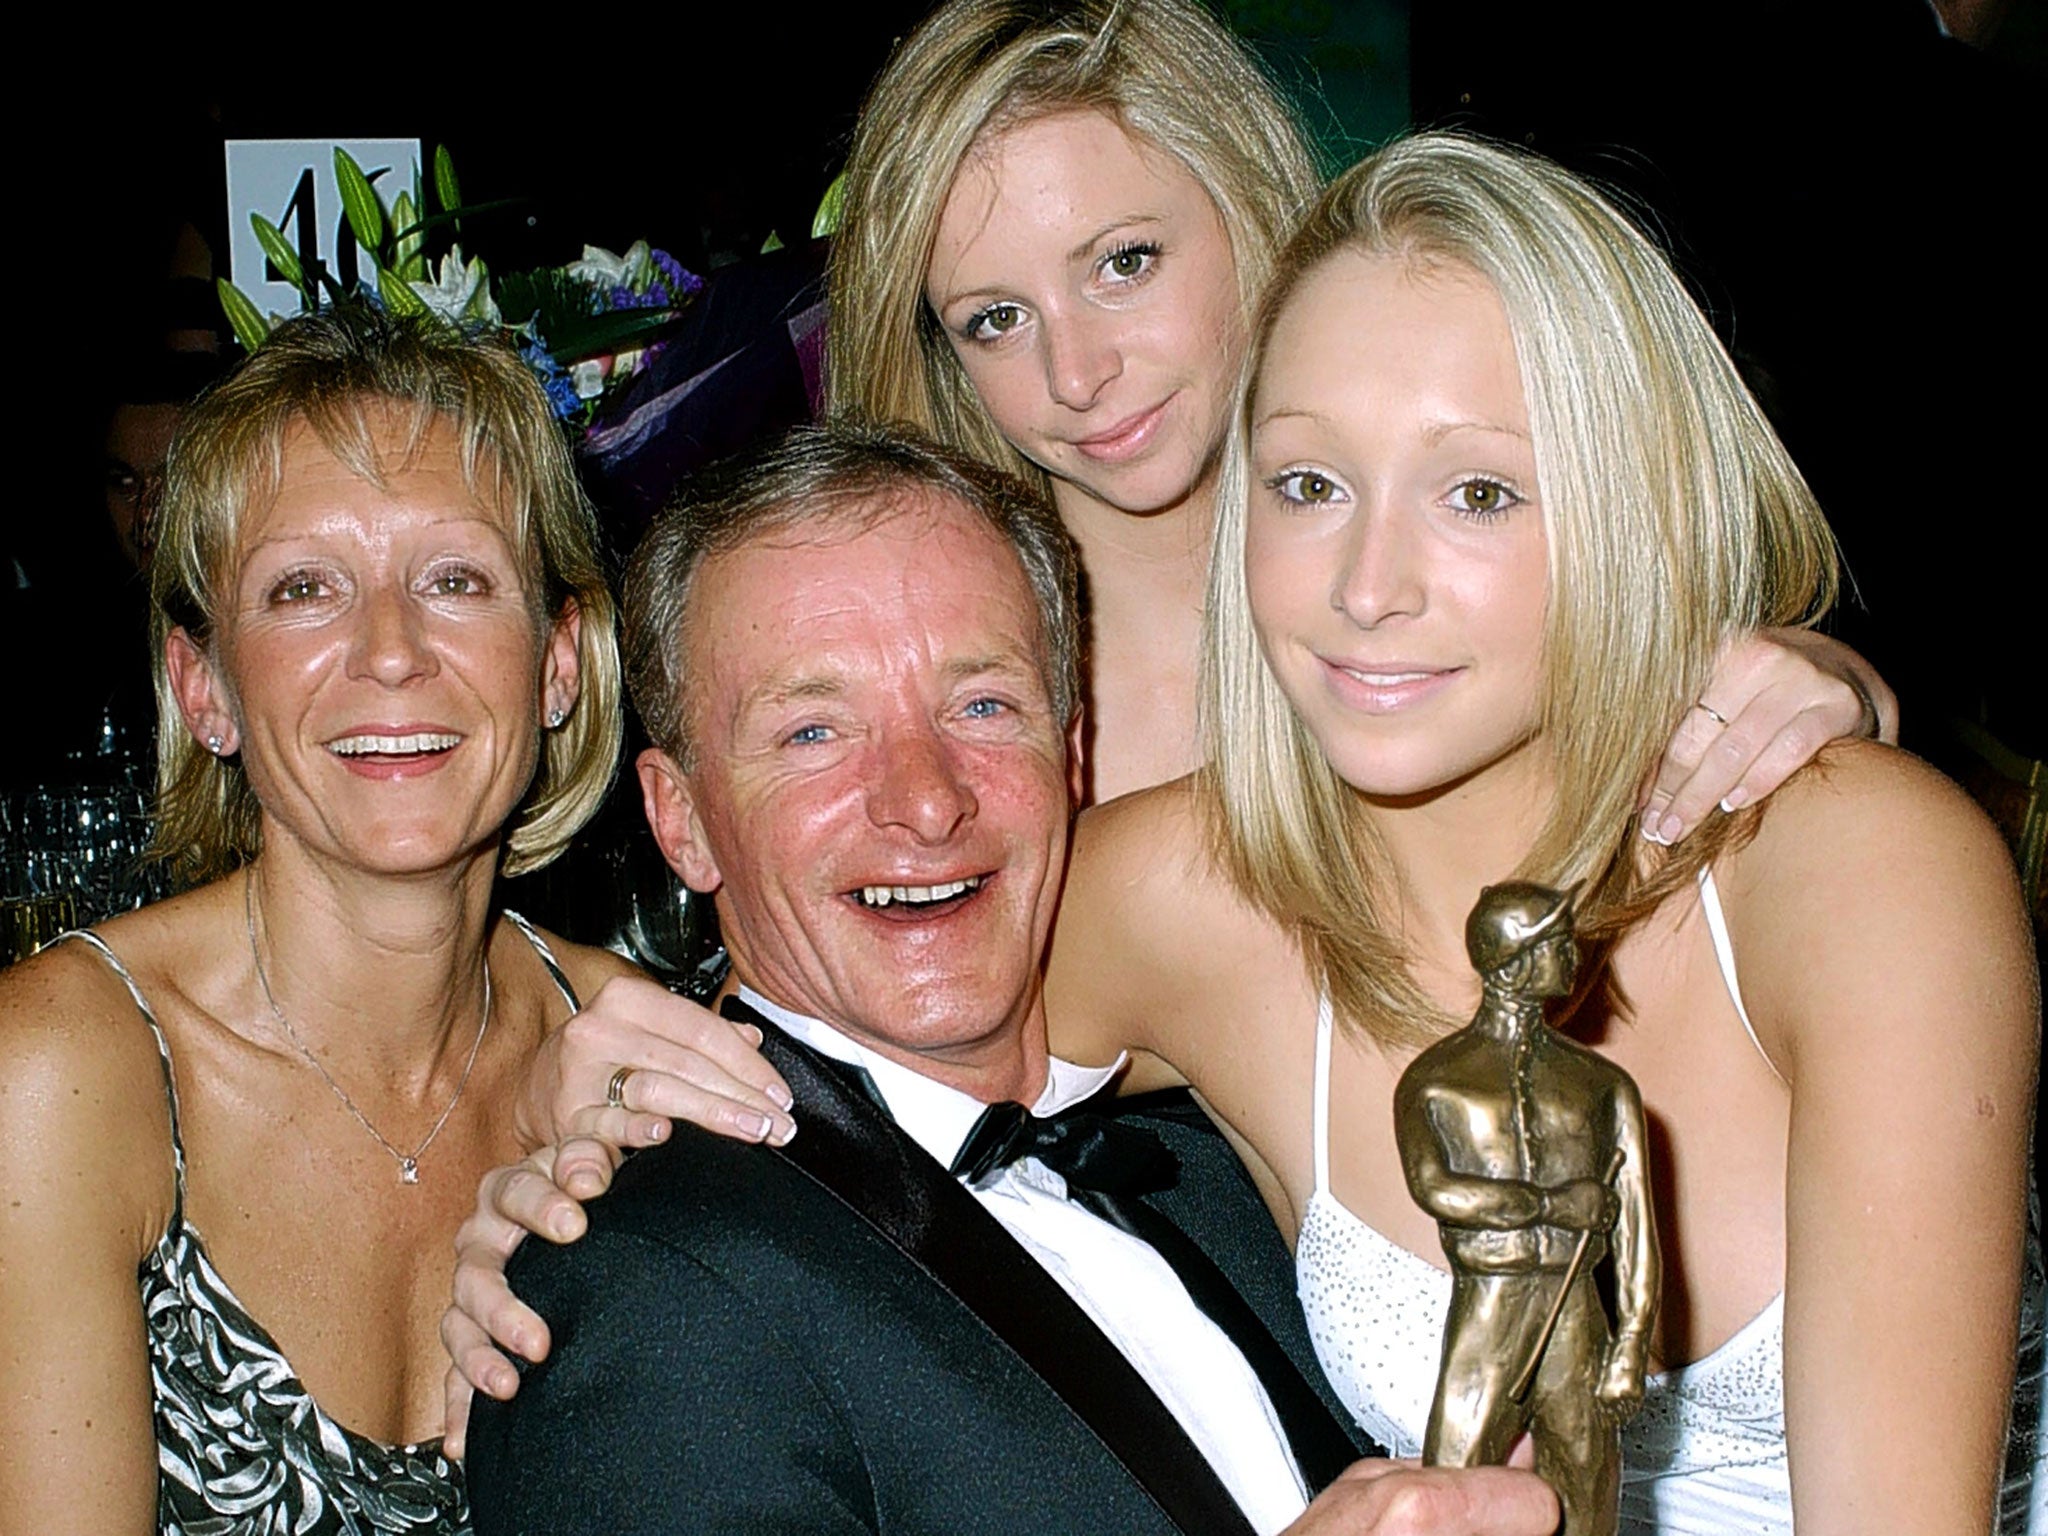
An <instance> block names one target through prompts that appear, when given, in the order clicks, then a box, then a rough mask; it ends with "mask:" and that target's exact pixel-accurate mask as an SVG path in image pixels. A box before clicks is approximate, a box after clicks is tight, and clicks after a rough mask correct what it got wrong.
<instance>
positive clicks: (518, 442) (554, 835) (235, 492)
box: [150, 304, 622, 882]
mask: <svg viewBox="0 0 2048 1536" xmlns="http://www.w3.org/2000/svg"><path fill="white" fill-rule="evenodd" d="M384 411H389V412H390V413H391V415H390V416H389V417H388V418H386V417H383V416H381V414H380V420H394V421H396V422H397V424H398V425H399V427H400V428H401V430H402V432H403V435H404V443H405V448H404V453H405V458H404V459H403V460H401V462H409V461H410V459H411V457H412V456H413V455H414V454H416V453H417V452H418V451H419V449H420V447H421V445H422V444H423V443H424V442H425V440H426V437H427V435H428V433H429V432H430V431H432V430H433V429H434V428H435V427H436V426H437V425H438V426H443V427H446V428H452V429H453V430H454V432H455V433H456V435H457V437H458V439H459V446H460V451H461V456H462V468H463V475H464V478H465V479H466V480H467V481H468V483H469V485H470V488H471V489H472V490H473V491H474V492H475V493H476V495H477V497H478V499H479V500H481V501H484V502H486V503H488V504H490V505H494V506H497V507H501V508H509V509H510V510H511V512H512V514H513V516H512V523H513V534H514V540H515V545H516V547H517V548H518V550H519V551H520V554H521V566H522V578H523V580H524V583H525V586H526V590H527V593H528V596H529V600H530V603H531V606H532V609H533V622H534V627H535V630H536V632H537V633H539V632H544V631H545V629H546V628H547V626H548V625H549V624H550V623H552V622H553V620H554V619H555V618H556V617H557V616H558V615H559V614H560V613H561V612H562V611H563V607H564V605H565V604H566V603H568V602H570V601H572V600H573V601H574V602H575V603H576V604H577V606H578V607H579V609H580V610H581V612H582V620H583V622H582V638H581V640H580V642H579V662H580V671H581V687H580V693H579V697H578V699H577V702H576V706H575V708H574V709H573V710H571V711H570V713H569V717H568V719H567V720H566V721H565V722H564V723H563V724H562V726H561V727H560V728H558V729H555V730H551V731H549V732H548V734H547V738H546V745H545V750H544V752H543V754H542V764H541V769H540V772H539V774H538V775H537V776H536V780H535V783H534V785H533V786H532V787H531V788H530V789H529V791H528V793H527V796H526V799H525V801H524V803H523V804H522V805H521V807H520V810H519V812H518V814H517V815H516V816H515V817H514V819H513V823H512V827H511V831H510V833H509V835H508V836H507V837H506V839H505V858H504V872H505V873H506V874H508V875H516V874H522V873H524V872H526V871H527V870H531V869H536V868H538V867H540V866H541V865H543V864H545V863H547V862H548V861H549V860H550V859H552V858H554V857H555V856H556V855H557V854H558V853H560V852H561V851H562V850H563V849H564V848H565V847H567V846H568V843H569V840H570V838H571V837H573V836H574V835H575V833H576V831H577V829H578V828H580V827H581V826H582V825H583V823H584V822H585V821H587V820H589V818H590V816H591V814H592V813H593V812H594V811H595V810H596V809H597V807H598V805H599V803H600V802H601V801H602V800H603V799H604V794H605V790H606V787H607V786H608V785H609V784H610V783H611V778H612V771H613V769H614V767H615V766H616V765H617V762H618V756H619V744H620V739H621V734H622V726H621V718H622V717H621V690H620V683H619V652H618V638H617V634H616V629H617V617H616V610H615V607H614V605H613V602H612V598H611V593H610V590H609V589H608V587H607V586H606V584H605V576H604V568H603V566H602V564H601V562H600V560H599V558H598V554H597V524H596V519H595V517H594V515H593V514H592V511H591V508H590V503H589V502H588V501H587V500H586V499H585V497H584V495H583V492H582V489H581V487H580V486H579V485H578V484H577V481H576V472H575V468H574V466H573V464H572V463H571V460H570V456H569V448H568V444H567V443H566V442H565V441H564V439H563V436H562V432H561V429H560V427H559V426H557V424H556V422H555V419H554V416H553V414H552V412H551V411H550V410H549V408H548V402H547V396H546V395H545V394H544V393H543V392H542V391H541V387H540V385H539V384H538V382H536V381H535V379H534V377H533V375H532V374H531V373H530V372H528V370H527V368H526V365H525V364H523V363H522V362H520V360H519V357H518V354H517V353H515V352H514V351H513V350H512V349H511V348H510V347H509V346H507V345H505V344H504V343H502V342H499V341H497V340H495V339H488V338H479V337H472V336H468V335H465V334H463V333H462V332H460V331H457V330H456V329H455V328H454V327H452V326H449V325H447V324H446V323H444V322H442V321H439V320H436V319H433V318H431V317H422V318H420V319H403V318H398V317H394V316H391V315H388V314H385V313H383V312H381V311H378V310H374V309H371V308H369V307H368V306H367V305H356V304H350V305H345V306H340V307H337V308H336V309H334V310H331V311H329V312H327V313H325V314H318V315H302V316H300V317H298V318H297V319H293V320H288V321H286V322H284V323H283V324H282V325H280V326H278V327H277V329H276V330H274V331H273V332H272V333H271V336H270V339H269V340H268V341H266V342H265V343H264V344H263V345H262V346H261V347H260V348H258V349H257V350H256V352H255V353H254V354H252V355H251V356H250V357H249V358H248V360H247V361H246V362H244V363H243V364H242V365H241V367H239V368H238V369H236V370H235V372H234V373H232V374H230V375H229V376H228V377H227V378H226V379H224V380H223V381H222V382H221V383H220V384H219V385H217V386H216V387H215V388H214V389H213V390H211V391H210V392H209V393H208V394H207V395H206V396H205V397H204V398H202V399H201V400H200V401H199V403H198V404H197V405H195V406H194V407H193V408H192V411H191V413H190V415H189V416H188V417H187V418H186V420H185V423H184V425H183V426H182V427H181V428H180V430H179V432H178V436H177V439H176V441H175V442H174V444H173V445H172V448H171V454H170V459H169V461H168V463H167V464H166V466H165V473H164V498H163V507H162V512H161V522H160V527H159V536H158V546H157V554H156V558H155V561H154V562H153V564H152V567H151V572H150V597H151V601H152V615H151V640H152V644H153V647H154V651H155V657H156V696H157V818H158V826H157V843H156V849H155V852H156V855H157V857H159V858H162V859H165V860H167V861H169V862H171V863H173V864H174V865H175V866H176V867H177V869H178V871H179V873H180V874H181V875H182V876H183V877H184V878H186V879H187V880H190V881H194V882H197V881H200V880H207V879H212V878H215V877H217V876H219V875H222V874H225V873H227V872H228V871H229V870H231V869H234V868H235V867H237V866H238V865H240V864H243V863H246V862H247V861H248V860H250V859H253V858H254V857H255V856H256V854H257V853H258V852H259V851H260V849H261V843H262V833H261V819H260V816H259V808H258V806H257V803H256V797H255V794H254V792H253V791H251V789H250V788H249V781H248V778H247V777H246V775H245V774H244V773H243V771H242V766H241V764H240V762H239V761H237V760H235V759H232V758H219V757H215V756H214V755H213V754H212V753H209V752H206V751H204V750H202V749H201V748H200V746H199V745H198V743H196V742H195V741H194V740H193V739H192V737H191V734H190V732H188V731H187V730H186V729H185V726H184V722H183V720H182V719H181V717H180V715H179V712H178V701H177V697H176V695H175V694H174V693H173V692H172V689H171V684H170V676H169V673H168V671H167V669H166V667H165V664H164V646H165V642H166V641H167V640H168V639H169V637H170V634H171V631H172V630H173V629H176V628H182V629H183V630H184V631H185V632H186V633H187V634H188V635H189V636H191V638H192V639H193V641H194V642H195V643H197V644H198V645H199V646H201V647H202V648H203V649H204V650H205V651H206V652H207V654H208V656H209V657H210V658H211V660H212V662H213V663H214V664H215V665H216V666H224V665H227V664H231V662H232V656H231V655H223V653H222V649H221V647H220V646H219V644H218V640H219V638H220V637H219V634H218V625H219V622H220V620H221V619H222V618H223V617H224V616H225V615H226V614H227V613H228V612H229V611H230V609H231V605H232V600H233V592H234V582H235V577H236V566H237V564H238V557H239V553H240V549H241V536H242V530H243V528H244V527H245V526H246V524H247V522H248V520H249V519H250V517H251V516H252V515H255V514H258V513H260V512H261V511H262V510H263V509H264V508H266V507H267V506H269V504H270V503H271V501H272V500H274V499H275V497H276V495H277V493H278V489H279V479H280V476H281V474H282V465H283V457H284V444H285V439H286V438H287V436H288V435H289V434H290V433H291V432H292V431H293V430H294V429H296V428H298V427H299V426H301V425H303V426H305V427H306V428H308V429H310V430H311V431H312V432H313V433H314V434H315V435H316V436H317V437H318V438H319V440H320V442H321V443H322V444H323V445H324V446H325V447H326V448H327V450H328V451H329V452H331V453H332V454H333V455H334V456H335V458H336V459H338V460H340V461H341V463H343V464H344V465H346V466H347V467H348V468H349V469H350V470H351V471H353V472H354V473H356V474H358V475H360V476H362V478H363V479H365V480H368V481H370V482H371V483H373V484H377V485H382V484H383V483H384V476H385V473H386V471H387V469H388V468H389V467H390V465H389V461H388V460H385V461H381V462H380V460H379V457H378V454H377V451H376V448H375V445H374V439H373V436H372V429H371V416H372V414H373V413H381V412H384ZM228 681H229V683H230V686H231V692H232V677H231V676H229V677H228ZM539 707H540V701H539V695H538V690H536V694H535V699H534V708H535V710H536V711H538V709H539ZM536 729H538V722H536Z"/></svg>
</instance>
